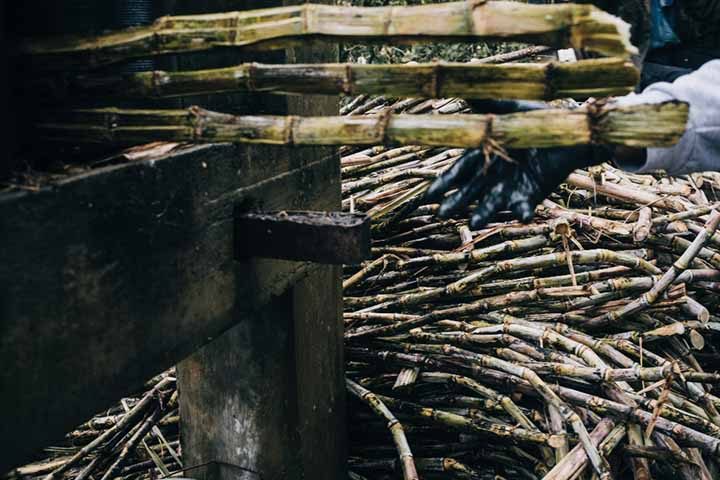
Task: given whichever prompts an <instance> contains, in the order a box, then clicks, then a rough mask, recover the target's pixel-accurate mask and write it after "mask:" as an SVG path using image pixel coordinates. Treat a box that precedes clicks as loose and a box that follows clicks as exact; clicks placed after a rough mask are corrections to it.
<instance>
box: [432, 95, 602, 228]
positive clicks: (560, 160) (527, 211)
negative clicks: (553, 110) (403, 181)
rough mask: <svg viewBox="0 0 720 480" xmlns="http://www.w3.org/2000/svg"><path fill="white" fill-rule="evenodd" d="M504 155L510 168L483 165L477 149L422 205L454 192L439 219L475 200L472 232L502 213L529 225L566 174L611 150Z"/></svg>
mask: <svg viewBox="0 0 720 480" xmlns="http://www.w3.org/2000/svg"><path fill="white" fill-rule="evenodd" d="M473 107H474V109H476V110H477V109H479V110H481V111H482V113H514V112H522V111H528V110H537V109H539V108H548V107H547V104H543V103H540V102H524V101H511V100H502V101H496V100H483V101H479V102H475V103H474V104H473ZM507 153H508V155H509V156H510V158H512V160H513V161H512V162H510V161H508V160H507V159H503V158H501V157H500V156H498V155H493V156H491V157H490V159H489V162H487V163H488V164H486V157H485V154H484V153H483V151H482V150H481V149H471V150H468V151H467V152H465V154H464V155H463V156H462V157H460V159H458V161H457V162H456V163H455V164H454V165H453V166H452V167H451V168H450V169H449V170H448V171H446V172H445V173H444V174H443V175H442V176H441V177H440V178H438V179H437V180H435V182H434V183H433V184H432V185H430V188H429V189H428V191H427V193H426V194H425V201H426V203H432V202H438V201H440V200H442V199H443V197H444V195H445V194H446V193H447V192H448V191H450V190H452V189H457V191H456V192H454V193H453V194H451V195H449V196H448V197H447V198H445V199H444V200H443V201H442V203H441V205H440V209H439V210H438V216H439V217H440V218H447V217H449V216H451V215H453V214H454V213H456V212H458V211H462V210H464V209H465V208H466V207H467V206H468V205H469V204H470V203H472V202H473V201H475V200H477V202H478V206H477V208H476V209H475V211H474V212H473V213H472V215H471V217H470V228H471V229H473V230H478V229H480V228H482V227H483V226H484V225H485V224H487V223H488V222H489V221H491V220H492V219H493V217H495V215H496V214H497V213H498V212H500V211H503V210H510V211H511V212H512V215H513V217H514V218H516V219H518V220H520V221H522V222H525V223H527V222H528V221H530V220H531V219H532V218H533V215H534V213H535V207H536V206H537V205H538V204H539V203H540V202H542V201H543V200H544V199H545V198H546V197H547V196H548V195H549V194H550V193H551V192H552V191H553V190H554V189H555V188H556V187H557V186H558V185H560V183H562V182H563V181H564V180H565V179H566V178H567V176H568V175H569V174H570V173H572V172H573V171H574V170H576V169H578V168H584V167H588V166H590V165H597V164H600V163H603V162H605V161H608V160H610V158H611V151H610V149H608V148H607V147H602V146H593V145H582V146H576V147H556V148H543V149H537V148H530V149H526V150H508V152H507Z"/></svg>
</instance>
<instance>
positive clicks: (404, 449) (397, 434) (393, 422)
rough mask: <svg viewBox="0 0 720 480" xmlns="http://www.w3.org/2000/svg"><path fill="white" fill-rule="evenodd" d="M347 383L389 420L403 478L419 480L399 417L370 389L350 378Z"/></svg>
mask: <svg viewBox="0 0 720 480" xmlns="http://www.w3.org/2000/svg"><path fill="white" fill-rule="evenodd" d="M345 384H346V386H347V389H348V391H350V393H352V394H353V395H355V396H356V397H357V398H359V399H360V400H362V401H363V402H364V403H366V404H367V405H368V406H369V407H370V408H372V409H373V410H374V411H375V413H377V414H378V415H380V416H382V417H383V418H384V419H385V420H387V421H388V429H389V430H390V433H391V434H392V437H393V441H394V442H395V445H396V446H397V450H398V457H399V458H400V463H401V465H402V471H403V478H404V479H405V480H418V478H419V477H418V474H417V470H416V468H415V462H414V461H413V454H412V451H411V450H410V444H409V443H408V441H407V437H406V436H405V432H404V431H403V427H402V425H401V424H400V422H399V421H398V420H397V418H395V416H394V415H393V414H392V412H391V411H390V410H389V409H388V408H387V407H386V406H385V404H384V403H383V402H382V401H381V400H380V399H379V398H378V397H377V396H376V395H375V394H374V393H372V392H371V391H370V390H368V389H366V388H364V387H363V386H362V385H360V384H358V383H355V382H353V381H352V380H350V379H345Z"/></svg>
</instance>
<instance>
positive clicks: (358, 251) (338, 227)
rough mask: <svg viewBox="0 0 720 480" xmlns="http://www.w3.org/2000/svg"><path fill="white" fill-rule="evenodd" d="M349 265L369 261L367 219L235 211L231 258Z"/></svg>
mask: <svg viewBox="0 0 720 480" xmlns="http://www.w3.org/2000/svg"><path fill="white" fill-rule="evenodd" d="M249 257H267V258H279V259H284V260H299V261H309V262H316V263H326V264H343V263H345V264H353V263H360V262H361V261H362V260H365V259H368V258H370V218H369V217H367V216H366V215H364V214H358V213H341V212H308V211H280V212H263V213H256V212H243V211H238V210H236V211H235V259H236V260H246V259H247V258H249Z"/></svg>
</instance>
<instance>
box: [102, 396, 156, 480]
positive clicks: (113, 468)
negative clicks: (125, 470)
mask: <svg viewBox="0 0 720 480" xmlns="http://www.w3.org/2000/svg"><path fill="white" fill-rule="evenodd" d="M161 413H162V409H161V408H159V407H157V408H155V410H154V411H153V412H152V413H150V414H149V415H148V416H147V418H145V420H143V422H142V424H141V425H140V427H139V428H138V429H137V431H136V432H135V433H134V434H133V435H132V437H130V439H129V440H128V441H127V443H126V444H125V445H124V446H123V449H122V450H121V451H120V454H119V455H118V456H117V459H115V461H114V462H113V463H112V465H110V467H109V468H108V469H107V470H106V471H105V473H104V474H103V476H102V477H101V480H112V479H113V478H115V475H116V474H117V473H118V472H119V471H120V468H121V467H122V466H123V464H124V463H125V461H126V460H127V457H128V455H129V454H130V452H131V451H132V450H133V449H134V448H135V447H136V446H137V445H138V444H139V443H140V442H141V441H142V440H143V439H144V438H145V436H146V435H147V434H148V433H149V432H150V429H151V428H152V427H153V426H154V425H155V423H157V421H158V420H160V415H161Z"/></svg>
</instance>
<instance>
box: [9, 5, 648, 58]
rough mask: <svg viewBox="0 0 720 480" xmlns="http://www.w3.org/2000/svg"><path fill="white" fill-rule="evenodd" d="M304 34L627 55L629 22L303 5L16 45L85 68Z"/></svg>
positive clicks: (491, 11)
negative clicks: (488, 42) (508, 43)
mask: <svg viewBox="0 0 720 480" xmlns="http://www.w3.org/2000/svg"><path fill="white" fill-rule="evenodd" d="M307 37H312V38H320V39H324V40H329V41H333V42H337V41H347V40H353V41H358V40H379V41H407V40H412V41H414V42H417V41H437V40H443V39H445V40H455V41H477V40H478V39H479V38H485V39H507V40H514V41H524V42H528V43H538V44H542V45H548V46H554V47H569V46H571V47H573V48H578V49H586V50H590V51H595V52H598V53H601V54H603V55H606V56H619V57H624V58H628V57H629V56H630V55H631V54H634V53H636V52H637V50H636V49H635V47H633V46H632V44H631V43H630V26H629V25H628V24H627V23H625V22H623V21H622V20H620V19H619V18H616V17H613V16H612V15H609V14H608V13H605V12H603V11H602V10H599V9H598V8H596V7H594V6H592V5H588V4H581V5H576V4H556V5H524V4H517V3H513V2H505V1H492V2H488V1H483V0H471V1H466V2H451V3H442V4H429V5H418V6H404V7H349V6H340V5H323V4H304V5H298V6H291V7H278V8H266V9H260V10H244V11H237V12H227V13H211V14H205V15H186V16H170V17H162V18H159V19H158V20H156V21H155V22H154V23H153V24H152V25H149V26H146V27H137V28H131V29H127V30H121V31H116V32H112V33H109V34H105V35H98V36H70V37H60V38H58V37H47V38H31V39H27V40H25V41H24V42H22V43H21V45H20V46H19V48H18V49H17V50H18V52H19V54H20V55H23V56H25V57H28V56H29V58H30V60H31V61H32V65H33V66H34V67H36V68H42V69H46V70H47V69H54V70H60V69H62V70H67V69H86V68H94V67H98V66H102V65H107V64H111V63H116V62H119V61H123V60H128V59H132V58H138V57H146V56H151V55H162V54H169V53H183V52H199V51H206V50H209V49H212V48H216V47H249V46H257V47H260V48H284V47H286V46H288V44H291V43H292V42H295V41H298V40H302V39H304V38H307Z"/></svg>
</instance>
